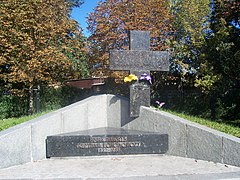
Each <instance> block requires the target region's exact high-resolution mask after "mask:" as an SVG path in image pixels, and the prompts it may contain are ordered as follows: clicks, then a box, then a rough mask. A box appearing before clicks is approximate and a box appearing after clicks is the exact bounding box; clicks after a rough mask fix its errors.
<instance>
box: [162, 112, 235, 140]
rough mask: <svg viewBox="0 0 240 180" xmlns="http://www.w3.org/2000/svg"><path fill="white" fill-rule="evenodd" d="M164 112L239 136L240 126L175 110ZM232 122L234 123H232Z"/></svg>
mask: <svg viewBox="0 0 240 180" xmlns="http://www.w3.org/2000/svg"><path fill="white" fill-rule="evenodd" d="M165 111H166V110H165ZM166 112H169V113H171V114H173V115H176V116H179V117H181V118H184V119H187V120H189V121H192V122H196V123H198V124H202V125H204V126H207V127H210V128H212V129H216V130H218V131H221V132H224V133H227V134H231V135H233V136H236V137H239V138H240V128H239V127H237V126H235V125H230V124H227V123H225V122H218V121H213V120H209V119H203V118H199V117H196V116H190V115H187V114H184V113H178V112H175V111H169V110H167V111H166ZM235 123H239V121H235ZM232 124H234V123H232Z"/></svg>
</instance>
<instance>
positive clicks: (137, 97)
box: [110, 31, 169, 117]
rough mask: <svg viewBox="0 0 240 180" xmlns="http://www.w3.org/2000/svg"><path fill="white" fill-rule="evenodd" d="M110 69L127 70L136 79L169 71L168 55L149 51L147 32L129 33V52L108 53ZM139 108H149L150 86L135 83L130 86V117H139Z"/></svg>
mask: <svg viewBox="0 0 240 180" xmlns="http://www.w3.org/2000/svg"><path fill="white" fill-rule="evenodd" d="M110 69H111V70H123V71H124V70H125V71H126V70H128V71H130V73H131V74H134V75H136V76H137V77H140V76H141V75H142V74H143V73H147V74H148V75H150V71H169V53H168V52H167V51H150V32H149V31H130V50H112V51H110ZM140 106H147V107H149V106H150V86H149V85H148V84H142V83H140V82H139V81H136V82H135V83H134V84H131V85H130V117H138V116H139V111H140Z"/></svg>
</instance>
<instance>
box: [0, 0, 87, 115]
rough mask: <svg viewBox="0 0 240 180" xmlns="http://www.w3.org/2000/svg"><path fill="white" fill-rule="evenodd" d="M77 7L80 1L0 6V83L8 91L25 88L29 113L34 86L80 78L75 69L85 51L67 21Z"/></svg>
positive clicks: (35, 0) (6, 0)
mask: <svg viewBox="0 0 240 180" xmlns="http://www.w3.org/2000/svg"><path fill="white" fill-rule="evenodd" d="M81 4H82V1H81V0H68V1H65V0H48V1H44V0H28V1H15V0H2V1H1V3H0V14H1V16H0V67H1V68H0V81H1V83H2V84H4V85H8V87H10V88H11V90H12V91H13V90H16V89H18V90H20V91H21V92H23V90H27V89H28V90H29V92H30V111H31V112H32V103H33V102H32V99H33V92H32V91H33V88H34V87H36V86H37V85H40V84H43V83H45V84H54V83H56V82H59V81H62V80H64V79H68V78H72V77H73V76H81V72H79V73H78V74H76V72H77V71H78V70H79V68H76V67H79V66H81V64H82V62H81V61H84V60H85V59H84V58H82V57H83V56H84V54H85V53H86V49H85V45H84V39H83V36H82V34H81V30H80V28H79V27H78V24H77V22H76V21H74V20H72V19H70V11H71V8H72V7H73V6H80V5H81ZM72 60H74V62H73V61H72ZM77 60H78V62H77ZM80 60H81V61H80ZM84 66H85V65H83V67H84ZM73 70H75V71H74V72H73ZM83 74H86V70H84V73H83ZM18 92H19V91H18Z"/></svg>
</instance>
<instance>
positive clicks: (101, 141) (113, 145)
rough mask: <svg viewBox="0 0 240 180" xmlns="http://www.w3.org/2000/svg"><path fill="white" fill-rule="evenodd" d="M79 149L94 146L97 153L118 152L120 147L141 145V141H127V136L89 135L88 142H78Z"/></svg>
mask: <svg viewBox="0 0 240 180" xmlns="http://www.w3.org/2000/svg"><path fill="white" fill-rule="evenodd" d="M76 147H77V148H80V149H92V148H96V149H97V151H98V152H99V153H104V152H120V151H121V149H122V148H129V147H141V142H139V141H133V142H131V141H130V142H128V138H127V136H119V137H118V136H117V137H90V142H89V143H78V144H77V145H76Z"/></svg>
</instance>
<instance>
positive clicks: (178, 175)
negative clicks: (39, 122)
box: [0, 155, 240, 180]
mask: <svg viewBox="0 0 240 180" xmlns="http://www.w3.org/2000/svg"><path fill="white" fill-rule="evenodd" d="M0 179H48V180H50V179H58V180H60V179H61V180H62V179H84V180H86V179H89V180H90V179H102V180H103V179H106V180H107V179H108V180H109V179H115V180H117V179H119V180H121V179H124V180H125V179H132V180H138V179H144V180H145V179H146V180H148V179H150V180H155V179H156V180H157V179H159V180H163V179H164V180H165V179H166V180H183V179H189V180H193V179H194V180H195V179H199V180H204V179H207V180H215V179H219V180H224V179H228V180H240V167H235V166H229V165H224V164H219V163H213V162H207V161H202V160H195V159H189V158H183V157H175V156H167V155H131V156H128V155H123V156H100V157H99V156H98V157H80V158H63V159H45V160H41V161H37V162H33V163H27V164H23V165H19V166H13V167H9V168H5V169H1V170H0Z"/></svg>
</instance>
